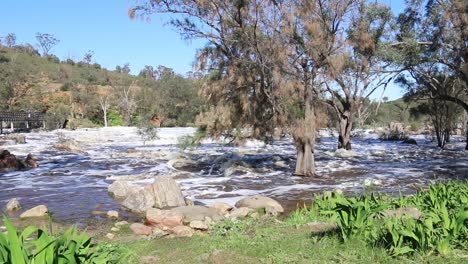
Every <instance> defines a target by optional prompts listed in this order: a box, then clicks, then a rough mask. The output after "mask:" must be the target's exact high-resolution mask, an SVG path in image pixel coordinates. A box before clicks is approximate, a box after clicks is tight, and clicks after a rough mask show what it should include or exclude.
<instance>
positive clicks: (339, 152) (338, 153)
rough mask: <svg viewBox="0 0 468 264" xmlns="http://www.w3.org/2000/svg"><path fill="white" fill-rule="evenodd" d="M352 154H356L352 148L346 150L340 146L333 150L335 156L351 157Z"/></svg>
mask: <svg viewBox="0 0 468 264" xmlns="http://www.w3.org/2000/svg"><path fill="white" fill-rule="evenodd" d="M354 156H356V152H354V151H352V150H346V149H342V148H341V149H337V150H336V151H335V157H338V158H352V157H354Z"/></svg>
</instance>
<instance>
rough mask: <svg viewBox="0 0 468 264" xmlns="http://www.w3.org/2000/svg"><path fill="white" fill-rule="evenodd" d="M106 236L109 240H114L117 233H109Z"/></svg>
mask: <svg viewBox="0 0 468 264" xmlns="http://www.w3.org/2000/svg"><path fill="white" fill-rule="evenodd" d="M106 237H107V238H108V239H109V240H112V239H114V238H115V235H114V234H112V233H107V235H106Z"/></svg>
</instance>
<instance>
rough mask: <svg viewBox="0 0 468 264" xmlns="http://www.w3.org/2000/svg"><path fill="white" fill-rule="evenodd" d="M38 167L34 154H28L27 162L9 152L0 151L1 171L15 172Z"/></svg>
mask: <svg viewBox="0 0 468 264" xmlns="http://www.w3.org/2000/svg"><path fill="white" fill-rule="evenodd" d="M37 167H38V165H37V162H36V159H35V158H34V156H33V155H32V154H28V156H27V157H26V159H25V160H21V159H19V158H17V157H16V156H15V155H13V154H11V153H10V152H9V151H8V150H2V151H0V171H15V170H24V169H30V168H37Z"/></svg>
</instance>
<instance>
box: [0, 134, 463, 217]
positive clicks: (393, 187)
mask: <svg viewBox="0 0 468 264" xmlns="http://www.w3.org/2000/svg"><path fill="white" fill-rule="evenodd" d="M194 132H195V130H194V129H193V128H162V129H159V132H158V134H159V139H157V140H154V141H150V142H146V145H144V144H143V142H142V140H141V138H140V137H139V136H138V134H137V131H136V129H135V128H128V127H113V128H100V129H81V130H76V131H66V130H60V131H54V132H40V133H30V134H25V135H26V138H27V143H26V144H21V145H20V144H13V143H12V142H3V144H4V145H3V146H1V147H0V148H2V149H8V150H9V151H10V152H11V153H13V154H15V155H16V156H19V157H24V156H26V155H27V154H28V153H32V154H33V155H34V156H35V157H36V158H37V159H38V163H39V164H40V167H39V168H37V169H32V170H28V171H17V172H6V173H5V172H0V207H2V208H3V206H4V204H5V203H6V202H7V201H8V200H9V199H11V198H15V197H16V198H18V199H19V200H20V202H21V204H22V206H23V208H30V207H33V206H36V205H39V204H46V205H47V206H48V207H49V210H50V211H52V212H53V214H54V216H55V217H56V218H58V219H61V220H64V221H71V222H81V221H85V220H86V219H89V218H90V217H92V211H93V210H110V209H119V208H120V207H119V205H118V204H117V203H116V202H115V201H114V200H113V199H112V198H111V197H109V195H108V193H107V186H108V185H109V184H110V183H112V181H113V180H116V179H126V180H131V182H132V184H139V185H143V184H148V183H150V182H152V181H153V179H154V178H155V177H157V175H167V174H170V175H173V176H174V177H175V178H176V179H177V181H178V182H179V183H180V185H181V187H182V191H183V193H184V195H186V196H188V197H189V198H191V199H192V200H194V201H195V202H199V203H204V204H210V203H213V202H214V201H223V202H227V203H230V204H234V203H235V201H237V200H238V199H240V198H242V197H245V196H249V195H254V194H261V195H266V196H269V197H272V198H275V199H278V200H279V201H280V202H281V203H283V204H284V205H286V206H287V207H288V208H290V209H293V208H294V206H295V205H296V204H298V203H301V202H302V203H303V202H308V201H310V200H311V199H312V196H313V194H314V193H317V192H322V191H324V190H333V189H337V188H339V189H342V190H344V191H345V192H351V193H352V192H361V191H362V190H363V189H372V190H377V191H381V192H388V193H392V194H397V193H399V192H402V193H412V192H414V187H424V186H427V185H428V184H429V183H431V182H434V181H438V180H444V179H466V178H468V153H467V152H466V151H463V146H464V144H465V143H464V142H462V140H463V139H462V138H460V137H454V138H453V142H452V143H451V144H449V146H448V147H447V149H445V150H441V149H438V148H436V146H435V143H434V142H431V141H430V140H428V139H426V138H425V137H424V136H416V137H415V139H416V140H417V142H418V145H417V146H414V145H405V144H401V143H399V142H382V141H380V140H378V139H377V137H376V135H375V134H366V133H364V134H363V135H362V136H361V137H356V138H354V139H353V151H354V152H355V154H356V155H354V156H352V157H346V158H340V157H335V153H334V152H333V149H334V148H335V147H336V137H333V136H332V135H329V133H327V132H325V131H322V133H321V139H320V142H319V143H318V144H317V148H316V166H317V172H318V174H319V176H320V177H316V178H301V177H296V176H292V175H291V171H292V169H293V168H294V162H295V160H294V156H295V148H294V146H293V144H292V143H291V140H290V139H284V140H279V141H277V142H275V143H274V144H271V145H264V144H261V143H259V142H247V143H246V144H245V146H242V147H228V146H225V145H222V144H218V143H216V142H212V141H205V142H203V143H202V144H201V146H199V147H198V148H196V149H188V150H185V151H181V150H180V149H179V147H178V146H177V139H178V138H179V137H181V136H184V135H191V134H193V133H194ZM64 139H66V140H69V139H72V140H75V141H76V142H78V145H79V146H80V148H81V149H82V150H83V151H84V152H85V153H81V154H76V153H70V152H66V151H60V150H57V149H55V148H54V147H53V145H54V144H56V143H57V142H58V141H63V140H64ZM0 140H1V139H0ZM13 217H14V215H13Z"/></svg>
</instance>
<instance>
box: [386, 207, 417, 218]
mask: <svg viewBox="0 0 468 264" xmlns="http://www.w3.org/2000/svg"><path fill="white" fill-rule="evenodd" d="M383 215H384V216H385V217H399V218H401V217H411V218H414V219H419V218H421V217H422V215H423V214H422V213H421V211H419V209H418V208H416V207H401V208H398V209H394V210H385V211H384V212H383Z"/></svg>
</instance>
